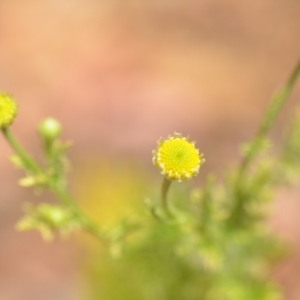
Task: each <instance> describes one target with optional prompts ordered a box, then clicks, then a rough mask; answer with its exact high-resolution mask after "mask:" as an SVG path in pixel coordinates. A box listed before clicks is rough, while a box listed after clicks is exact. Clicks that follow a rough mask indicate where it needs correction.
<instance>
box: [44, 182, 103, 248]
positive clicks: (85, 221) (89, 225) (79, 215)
mask: <svg viewBox="0 0 300 300" xmlns="http://www.w3.org/2000/svg"><path fill="white" fill-rule="evenodd" d="M49 188H50V190H51V191H52V193H53V194H54V195H55V196H56V197H57V198H58V199H60V200H61V202H62V203H63V204H64V205H65V206H66V207H68V208H69V209H70V210H71V211H72V212H73V215H74V217H75V218H76V219H77V220H78V221H79V223H80V224H81V226H82V228H83V229H84V230H86V231H87V232H89V233H91V234H92V235H94V236H95V237H97V238H98V239H100V240H101V241H102V242H108V241H107V239H106V238H105V237H104V235H103V233H102V232H101V231H100V229H99V227H98V226H97V224H95V223H94V222H93V221H92V220H91V219H89V218H88V217H87V216H86V215H84V214H83V212H82V211H81V209H80V208H79V207H78V206H77V205H76V202H75V201H74V199H73V198H72V196H71V195H70V194H69V193H68V191H66V190H65V188H64V187H61V186H60V185H59V184H57V183H52V184H51V185H50V186H49Z"/></svg>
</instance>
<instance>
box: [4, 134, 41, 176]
mask: <svg viewBox="0 0 300 300" xmlns="http://www.w3.org/2000/svg"><path fill="white" fill-rule="evenodd" d="M1 130H2V133H3V135H4V137H5V139H6V140H7V142H8V144H9V145H10V146H11V147H12V149H13V150H14V151H15V152H16V153H17V154H18V155H19V156H20V158H21V159H22V161H23V163H24V164H25V165H26V167H27V169H29V170H30V171H32V172H34V173H43V170H42V168H41V167H40V166H39V165H38V164H37V163H36V162H35V161H34V159H33V158H32V157H31V156H30V155H29V154H28V153H27V151H26V150H25V149H24V148H23V147H22V146H21V145H20V144H19V143H18V141H17V140H16V139H15V138H14V136H13V135H12V133H11V131H10V130H9V128H2V129H1Z"/></svg>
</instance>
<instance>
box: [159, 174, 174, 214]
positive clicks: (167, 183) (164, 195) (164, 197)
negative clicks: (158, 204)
mask: <svg viewBox="0 0 300 300" xmlns="http://www.w3.org/2000/svg"><path fill="white" fill-rule="evenodd" d="M171 183H172V181H170V180H168V179H167V178H166V177H164V179H163V182H162V186H161V200H162V205H163V207H164V209H165V211H166V213H167V214H168V215H169V216H170V217H173V213H172V210H171V207H170V203H169V202H168V197H167V196H168V191H169V189H170V186H171Z"/></svg>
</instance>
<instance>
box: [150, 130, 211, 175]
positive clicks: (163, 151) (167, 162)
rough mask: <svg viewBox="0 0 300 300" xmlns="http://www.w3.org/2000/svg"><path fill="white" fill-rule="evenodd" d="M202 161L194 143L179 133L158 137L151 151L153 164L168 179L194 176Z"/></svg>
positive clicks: (201, 155) (201, 156) (203, 160)
mask: <svg viewBox="0 0 300 300" xmlns="http://www.w3.org/2000/svg"><path fill="white" fill-rule="evenodd" d="M204 162H205V159H204V158H203V154H200V153H199V150H198V149H197V148H196V147H195V143H194V142H190V141H189V140H188V138H185V137H182V136H181V134H179V133H174V135H173V136H169V137H168V138H167V139H166V140H163V139H160V140H159V141H158V143H157V149H156V150H154V151H153V164H154V165H156V166H157V167H158V168H159V169H160V170H161V174H162V175H164V176H165V177H166V178H167V179H169V180H176V181H182V180H185V179H190V178H192V177H194V176H196V175H197V174H198V172H199V169H200V166H201V165H202V164H203V163H204Z"/></svg>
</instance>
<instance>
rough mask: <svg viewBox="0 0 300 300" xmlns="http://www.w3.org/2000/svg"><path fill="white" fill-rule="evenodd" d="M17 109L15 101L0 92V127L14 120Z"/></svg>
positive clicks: (6, 125)
mask: <svg viewBox="0 0 300 300" xmlns="http://www.w3.org/2000/svg"><path fill="white" fill-rule="evenodd" d="M17 111H18V106H17V103H16V101H15V100H14V99H13V98H12V97H11V96H10V95H8V94H5V93H1V94H0V128H5V127H8V126H9V125H11V124H12V122H13V121H14V119H15V117H16V115H17Z"/></svg>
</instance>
